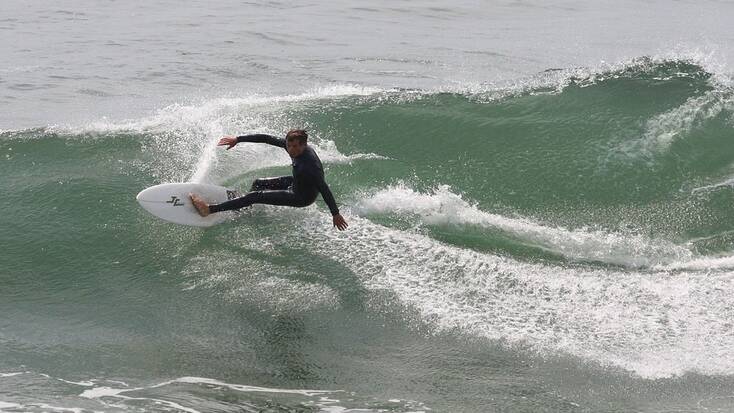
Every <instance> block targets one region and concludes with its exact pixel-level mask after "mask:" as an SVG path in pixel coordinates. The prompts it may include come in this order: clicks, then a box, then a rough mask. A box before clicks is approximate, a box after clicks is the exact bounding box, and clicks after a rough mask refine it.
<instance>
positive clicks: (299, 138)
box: [285, 129, 308, 158]
mask: <svg viewBox="0 0 734 413" xmlns="http://www.w3.org/2000/svg"><path fill="white" fill-rule="evenodd" d="M307 142H308V133H306V131H305V130H303V129H293V130H292V131H290V132H288V134H286V135H285V149H286V150H287V151H288V155H290V156H291V158H297V157H299V156H301V154H302V153H303V151H304V150H305V149H306V143H307Z"/></svg>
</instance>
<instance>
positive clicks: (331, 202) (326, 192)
mask: <svg viewBox="0 0 734 413" xmlns="http://www.w3.org/2000/svg"><path fill="white" fill-rule="evenodd" d="M316 188H318V189H319V192H321V197H322V198H324V202H326V205H328V206H329V211H331V215H339V208H338V207H337V206H336V200H335V199H334V195H333V194H332V193H331V189H329V185H327V184H326V181H325V180H324V177H323V176H319V177H317V178H316Z"/></svg>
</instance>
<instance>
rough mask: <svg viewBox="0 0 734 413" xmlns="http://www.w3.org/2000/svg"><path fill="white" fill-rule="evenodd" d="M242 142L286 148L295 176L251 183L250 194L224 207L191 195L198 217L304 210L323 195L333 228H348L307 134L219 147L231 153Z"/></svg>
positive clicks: (251, 138)
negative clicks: (265, 207)
mask: <svg viewBox="0 0 734 413" xmlns="http://www.w3.org/2000/svg"><path fill="white" fill-rule="evenodd" d="M240 142H253V143H267V144H268V145H273V146H277V147H279V148H284V149H285V150H286V151H287V152H288V155H290V157H291V159H292V164H293V176H281V177H278V178H259V179H256V180H255V182H253V183H252V187H251V188H250V192H248V193H246V194H245V195H244V196H241V197H239V198H235V199H231V200H229V201H226V202H222V203H221V204H212V205H209V204H207V203H206V202H205V201H204V200H203V199H202V198H201V197H199V196H198V195H196V194H189V196H190V197H191V202H192V203H193V204H194V207H196V210H197V211H198V212H199V215H201V216H202V217H205V216H207V215H209V214H213V213H215V212H221V211H230V210H233V209H240V208H244V207H246V206H250V205H252V204H269V205H286V206H292V207H305V206H308V205H311V204H313V203H314V201H316V197H317V196H318V194H319V193H321V197H322V198H324V201H325V202H326V205H328V206H329V210H330V211H331V215H332V219H333V221H334V226H335V227H337V228H338V229H339V230H340V231H343V230H345V229H346V228H347V226H348V225H347V221H346V220H344V217H342V216H341V214H340V213H339V208H338V207H337V206H336V201H335V200H334V195H332V194H331V190H330V189H329V185H327V184H326V181H325V180H324V169H323V167H322V166H321V160H320V159H319V157H318V156H317V155H316V152H315V151H314V150H313V148H311V147H310V146H308V134H307V133H306V131H305V130H302V129H294V130H292V131H290V132H288V134H287V135H286V136H285V139H283V138H277V137H275V136H271V135H265V134H261V133H259V134H254V135H244V136H236V137H235V136H224V137H222V138H221V139H220V140H219V143H218V145H219V146H226V147H227V150H230V149H232V148H234V146H235V145H237V144H238V143H240Z"/></svg>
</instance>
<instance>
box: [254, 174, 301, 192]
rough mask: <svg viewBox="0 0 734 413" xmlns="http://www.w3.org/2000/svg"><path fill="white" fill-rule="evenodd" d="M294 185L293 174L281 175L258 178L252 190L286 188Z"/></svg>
mask: <svg viewBox="0 0 734 413" xmlns="http://www.w3.org/2000/svg"><path fill="white" fill-rule="evenodd" d="M292 186H293V177H292V176H280V177H277V178H258V179H255V180H254V181H253V182H252V187H250V191H262V190H265V189H270V190H285V189H288V188H290V187H292Z"/></svg>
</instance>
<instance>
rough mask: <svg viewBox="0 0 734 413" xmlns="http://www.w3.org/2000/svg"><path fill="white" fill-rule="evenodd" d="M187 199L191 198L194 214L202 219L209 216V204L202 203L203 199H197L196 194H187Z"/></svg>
mask: <svg viewBox="0 0 734 413" xmlns="http://www.w3.org/2000/svg"><path fill="white" fill-rule="evenodd" d="M189 198H191V203H192V204H194V208H196V212H198V213H199V215H201V216H202V217H205V216H207V215H209V214H210V212H209V204H207V203H206V202H204V200H203V199H201V198H199V196H198V195H196V194H193V193H191V194H189Z"/></svg>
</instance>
